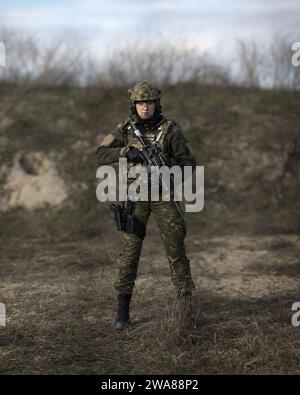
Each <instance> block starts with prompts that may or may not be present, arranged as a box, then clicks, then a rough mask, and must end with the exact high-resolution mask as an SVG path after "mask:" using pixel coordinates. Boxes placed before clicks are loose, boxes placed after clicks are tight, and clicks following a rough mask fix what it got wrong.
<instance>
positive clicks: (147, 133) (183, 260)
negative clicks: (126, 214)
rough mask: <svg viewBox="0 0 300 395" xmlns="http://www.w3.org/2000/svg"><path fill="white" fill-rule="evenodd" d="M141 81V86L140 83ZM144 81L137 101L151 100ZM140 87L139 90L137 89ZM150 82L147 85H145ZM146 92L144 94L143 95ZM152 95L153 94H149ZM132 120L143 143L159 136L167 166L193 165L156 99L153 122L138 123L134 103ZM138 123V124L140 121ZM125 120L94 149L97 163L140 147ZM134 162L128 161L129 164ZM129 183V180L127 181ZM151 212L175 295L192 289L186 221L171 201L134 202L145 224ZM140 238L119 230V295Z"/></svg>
mask: <svg viewBox="0 0 300 395" xmlns="http://www.w3.org/2000/svg"><path fill="white" fill-rule="evenodd" d="M143 84H144V85H143ZM145 84H146V83H141V84H139V85H137V86H136V87H135V94H136V96H135V98H136V97H138V100H144V99H146V100H151V99H153V97H154V98H155V92H154V95H152V93H153V92H151V90H150V92H149V90H148V91H147V89H145ZM139 87H141V90H140V91H139ZM147 87H149V84H148V85H146V88H147ZM145 91H146V94H145ZM152 96H153V97H152ZM131 110H132V113H131V119H133V120H134V121H135V122H136V123H137V126H138V128H139V129H140V131H141V132H142V133H143V137H144V139H145V140H146V142H148V143H151V142H153V141H154V140H155V139H156V138H157V137H158V136H159V140H158V144H159V145H160V148H161V149H162V151H163V153H164V155H165V157H166V159H167V162H168V165H169V166H173V165H179V166H181V167H182V170H183V166H193V168H195V166H196V159H195V156H194V154H193V151H192V148H191V146H190V144H189V143H188V141H187V139H186V137H185V136H184V134H183V132H182V130H181V128H180V127H179V125H178V124H177V123H176V122H175V121H172V120H170V119H167V118H165V117H163V116H162V115H161V114H160V104H159V102H158V104H157V108H156V114H154V116H153V117H152V118H153V119H151V121H152V122H147V121H144V122H141V119H140V118H139V117H138V116H137V114H136V113H135V112H134V103H133V102H131ZM139 122H140V123H139ZM127 124H128V120H126V121H125V122H123V123H121V124H119V125H118V126H117V128H116V129H115V130H114V131H113V132H112V133H110V134H108V135H107V136H106V137H105V138H104V140H103V141H102V143H101V145H100V146H99V147H98V149H97V151H96V157H97V162H98V164H99V165H105V164H111V163H113V162H117V161H118V160H119V158H120V157H125V155H126V152H127V149H128V147H129V146H134V147H136V148H138V149H141V148H142V147H141V145H140V143H139V141H138V140H137V139H136V138H135V137H134V136H132V135H131V134H129V133H127V131H126V129H127V126H126V125H127ZM132 165H134V164H132V163H129V164H128V166H129V167H130V166H132ZM129 182H130V181H129ZM151 212H153V214H154V218H155V221H156V224H157V226H158V229H159V231H160V235H161V237H162V240H163V243H164V247H165V251H166V254H167V257H168V261H169V264H170V269H171V278H172V281H173V283H174V285H175V289H176V290H177V292H178V294H180V293H181V292H191V290H193V289H194V288H195V286H194V284H193V281H192V279H191V270H190V262H189V260H188V258H187V256H186V252H185V245H184V239H185V236H186V224H185V221H184V219H183V218H182V216H181V215H180V213H179V212H178V210H177V209H176V207H175V204H174V202H173V201H170V202H166V201H162V200H159V201H151V198H150V199H149V201H137V202H135V203H134V215H136V216H137V217H138V218H139V219H140V220H141V221H142V222H143V223H144V224H145V225H147V222H148V220H149V217H150V215H151ZM142 243H143V241H142V240H141V239H140V238H139V237H138V236H136V235H135V234H128V233H125V232H122V247H121V252H120V254H119V275H118V278H117V279H116V281H115V283H114V286H115V288H116V290H117V291H118V293H119V294H121V295H126V294H131V293H132V291H133V288H134V283H135V279H136V276H137V268H138V262H139V259H140V255H141V249H142Z"/></svg>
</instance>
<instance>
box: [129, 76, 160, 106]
mask: <svg viewBox="0 0 300 395" xmlns="http://www.w3.org/2000/svg"><path fill="white" fill-rule="evenodd" d="M128 96H129V99H130V101H131V102H133V103H134V102H136V101H143V100H159V99H160V97H161V90H160V89H159V88H157V87H156V86H154V85H152V84H151V83H150V82H146V81H145V82H140V83H139V84H137V85H135V86H134V87H133V88H132V89H129V90H128Z"/></svg>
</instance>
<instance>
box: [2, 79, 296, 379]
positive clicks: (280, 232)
mask: <svg viewBox="0 0 300 395" xmlns="http://www.w3.org/2000/svg"><path fill="white" fill-rule="evenodd" d="M0 93H1V95H2V101H1V104H0V113H1V121H0V139H1V140H0V143H1V145H0V154H1V168H0V182H1V185H5V179H6V175H7V171H8V169H9V168H10V166H11V165H12V163H13V160H14V157H15V155H16V154H18V153H22V152H30V151H38V152H42V154H43V155H45V156H50V157H51V158H53V159H54V160H55V164H56V166H57V169H58V171H59V174H60V175H61V177H62V178H63V179H64V181H65V183H66V185H67V186H68V191H69V198H68V199H67V200H66V202H65V203H64V204H63V205H62V206H61V207H58V208H53V207H50V206H45V207H42V208H37V209H36V210H33V211H29V210H26V209H24V208H22V207H15V208H12V209H10V210H8V211H4V212H0V223H1V227H0V272H1V273H0V275H1V284H0V291H1V293H0V301H1V302H3V303H5V305H6V309H7V325H6V327H0V372H1V373H2V374H17V373H21V374H26V373H27V374H33V373H34V374H80V373H83V374H104V373H108V374H109V373H117V374H122V373H123V374H126V373H128V374H141V373H145V374H151V373H152V374H156V373H160V374H162V373H169V374H180V373H182V374H205V373H209V374H222V373H232V374H244V373H245V374H266V373H280V374H284V373H285V374H292V373H297V374H299V373H300V368H299V366H300V351H299V350H300V329H299V327H293V326H292V323H291V317H292V311H291V307H292V304H293V303H294V302H297V301H300V292H299V291H300V289H299V280H300V261H299V256H300V254H299V251H300V225H299V209H300V206H299V202H300V199H299V198H300V190H299V185H300V184H299V181H300V180H299V177H300V172H299V169H300V145H299V138H298V136H297V130H298V128H299V121H300V115H299V110H298V107H299V106H298V105H299V94H297V93H292V92H279V91H278V92H276V91H273V92H272V91H259V90H245V89H240V88H235V87H232V88H216V87H203V86H193V85H192V84H183V85H177V86H171V87H166V89H165V90H164V97H163V108H164V110H165V113H166V115H167V116H169V117H170V118H175V119H177V120H178V122H179V123H180V124H181V126H182V128H183V130H184V132H185V134H186V136H187V137H188V139H189V140H190V141H191V143H192V145H193V148H194V149H195V151H196V152H197V159H198V164H199V165H204V166H205V207H204V210H203V211H202V212H200V213H197V214H190V213H189V214H187V215H186V221H187V225H188V234H187V239H186V248H187V255H188V257H189V258H190V261H191V268H192V274H193V277H194V280H195V282H196V287H197V289H196V292H195V297H194V300H193V306H192V308H193V321H192V323H191V325H190V326H189V327H188V328H185V329H183V328H181V326H180V325H179V323H178V318H180V317H179V316H178V305H177V302H176V300H175V292H174V289H173V285H172V283H171V280H170V273H169V267H168V262H167V258H166V257H165V253H164V250H163V244H162V241H161V239H160V235H159V234H158V231H157V228H156V225H155V221H154V220H153V218H151V220H150V223H149V228H148V231H147V237H146V239H145V242H144V246H143V253H142V257H141V261H140V267H139V273H138V280H137V283H136V289H135V292H134V296H133V300H132V318H133V321H134V325H133V327H132V329H131V330H128V331H126V332H125V333H122V334H116V333H115V331H114V329H113V324H114V318H115V312H116V294H115V291H114V289H113V285H112V283H113V281H114V279H115V277H116V275H117V258H118V253H119V250H120V236H119V234H118V233H117V231H116V230H115V229H114V223H113V219H112V215H111V213H110V212H109V210H108V206H107V204H101V203H99V202H97V200H96V197H95V187H96V179H95V172H96V164H95V160H94V152H95V149H96V147H97V144H98V143H99V141H101V139H102V138H103V137H104V136H105V134H107V133H108V132H109V131H110V130H111V129H112V128H114V127H115V125H116V124H117V123H118V122H119V121H120V120H122V119H124V118H125V117H126V114H127V98H126V92H125V93H124V92H123V91H121V90H104V89H61V88H53V89H50V88H49V89H38V88H31V89H28V90H25V91H24V92H23V91H22V92H21V94H18V90H17V88H15V89H12V87H7V86H0ZM82 186H83V187H82Z"/></svg>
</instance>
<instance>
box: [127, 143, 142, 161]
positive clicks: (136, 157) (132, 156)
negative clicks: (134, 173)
mask: <svg viewBox="0 0 300 395" xmlns="http://www.w3.org/2000/svg"><path fill="white" fill-rule="evenodd" d="M125 156H126V158H127V159H128V162H131V163H143V157H142V155H141V151H140V150H138V149H137V148H135V147H132V146H130V147H129V149H128V151H127V153H126V155H125Z"/></svg>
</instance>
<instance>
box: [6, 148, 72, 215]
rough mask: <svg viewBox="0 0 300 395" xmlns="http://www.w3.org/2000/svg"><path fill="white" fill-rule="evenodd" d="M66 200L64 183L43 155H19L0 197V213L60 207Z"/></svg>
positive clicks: (32, 153)
mask: <svg viewBox="0 0 300 395" xmlns="http://www.w3.org/2000/svg"><path fill="white" fill-rule="evenodd" d="M66 197H67V189H66V185H65V183H64V181H63V180H62V179H61V178H60V176H59V175H58V173H57V170H56V167H55V164H54V162H53V160H51V159H49V158H47V157H46V156H45V155H44V154H43V153H41V152H28V153H26V154H22V155H16V157H15V158H14V164H13V166H12V168H11V169H10V171H9V173H8V176H7V179H6V183H5V186H4V189H3V191H1V196H0V210H2V211H5V210H7V209H9V208H11V207H15V206H23V207H25V208H28V209H34V208H38V207H41V206H43V205H44V204H45V203H48V204H50V205H58V204H61V203H62V201H63V200H64V199H65V198H66Z"/></svg>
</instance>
